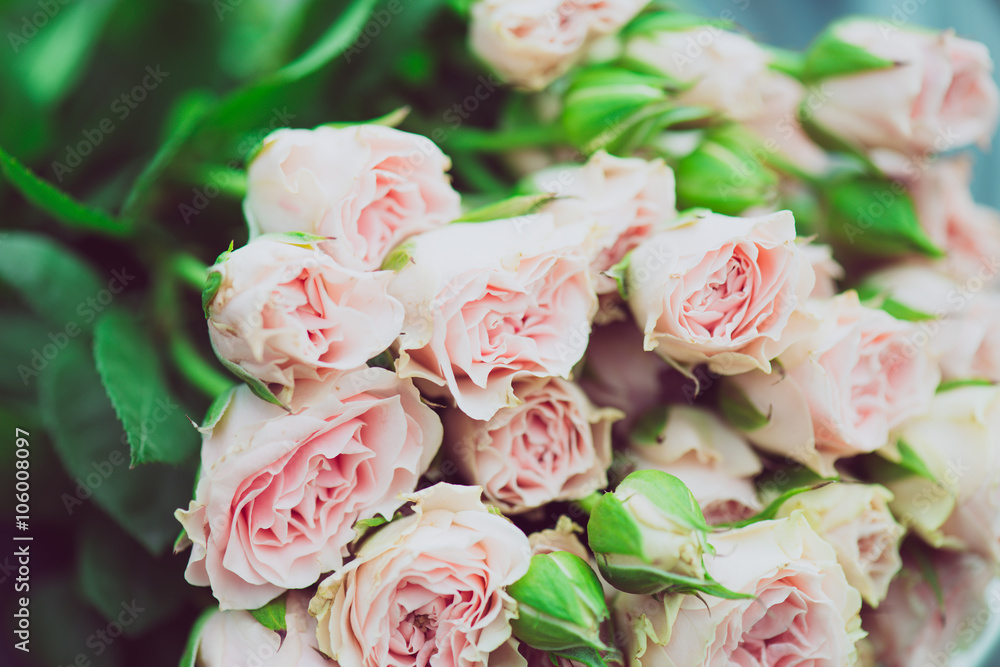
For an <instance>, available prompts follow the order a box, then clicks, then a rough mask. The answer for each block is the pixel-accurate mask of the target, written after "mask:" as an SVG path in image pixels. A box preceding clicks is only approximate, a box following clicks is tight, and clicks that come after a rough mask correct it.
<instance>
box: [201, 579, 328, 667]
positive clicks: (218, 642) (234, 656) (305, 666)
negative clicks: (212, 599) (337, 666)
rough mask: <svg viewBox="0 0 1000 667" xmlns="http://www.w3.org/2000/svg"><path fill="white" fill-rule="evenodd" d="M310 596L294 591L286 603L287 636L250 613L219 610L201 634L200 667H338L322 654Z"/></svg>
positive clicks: (202, 629) (206, 623)
mask: <svg viewBox="0 0 1000 667" xmlns="http://www.w3.org/2000/svg"><path fill="white" fill-rule="evenodd" d="M308 606H309V596H308V595H306V594H305V593H302V592H298V591H293V592H291V593H289V594H288V597H287V598H286V600H285V625H286V630H285V634H284V635H283V636H282V635H279V634H278V633H277V632H275V631H273V630H268V629H267V628H265V627H264V626H263V625H261V623H260V621H258V620H257V619H256V618H254V617H253V616H252V615H251V614H250V612H248V611H236V610H230V611H219V612H216V613H214V614H212V616H210V617H209V618H208V620H207V621H205V625H204V626H202V628H201V632H200V633H199V634H198V639H197V642H198V648H197V651H198V653H197V660H196V661H195V664H196V665H197V666H198V667H250V666H251V665H252V666H254V667H334V663H333V662H331V661H330V660H328V659H327V658H326V656H324V655H323V654H322V653H320V652H319V647H318V645H317V642H316V619H315V618H313V617H312V616H310V615H309V610H308Z"/></svg>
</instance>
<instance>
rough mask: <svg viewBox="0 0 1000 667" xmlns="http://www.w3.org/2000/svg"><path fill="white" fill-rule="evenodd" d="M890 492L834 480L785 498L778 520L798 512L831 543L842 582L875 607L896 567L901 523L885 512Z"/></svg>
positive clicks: (887, 510)
mask: <svg viewBox="0 0 1000 667" xmlns="http://www.w3.org/2000/svg"><path fill="white" fill-rule="evenodd" d="M890 500H892V493H891V492H889V491H888V490H887V489H886V488H885V487H884V486H879V485H878V484H859V483H853V482H837V483H834V484H828V485H827V486H824V487H821V488H819V489H814V490H812V491H806V492H805V493H800V494H798V495H796V496H793V497H792V498H789V499H788V500H787V501H785V503H784V504H782V506H781V508H780V509H779V510H778V514H777V516H778V518H781V517H785V516H790V515H791V514H792V512H795V511H799V510H801V511H802V513H803V515H804V516H805V518H806V520H807V521H809V525H811V526H812V527H813V529H814V530H815V531H816V532H817V534H819V536H820V537H822V538H823V539H824V540H826V541H827V542H829V543H830V545H831V546H832V547H833V550H834V551H835V552H836V553H837V562H838V563H840V565H841V567H843V568H844V574H845V575H846V576H847V582H848V583H849V584H851V586H854V588H856V589H858V592H859V593H861V597H862V598H863V599H864V601H865V602H867V603H868V604H869V605H870V606H872V607H878V605H879V602H881V601H882V600H883V599H884V598H885V595H886V592H887V591H888V590H889V581H890V580H891V579H892V577H893V576H894V575H895V574H896V572H897V571H899V568H900V567H901V566H902V560H901V559H900V557H899V543H900V542H901V541H902V540H903V533H904V532H905V531H904V530H903V527H902V526H901V525H899V523H898V522H897V521H896V519H895V518H893V516H892V513H891V512H890V511H889V501H890Z"/></svg>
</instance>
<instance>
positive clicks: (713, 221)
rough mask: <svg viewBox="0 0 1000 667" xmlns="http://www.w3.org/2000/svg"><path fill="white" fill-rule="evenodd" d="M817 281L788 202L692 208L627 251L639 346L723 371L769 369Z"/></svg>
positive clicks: (687, 365) (674, 361)
mask: <svg viewBox="0 0 1000 667" xmlns="http://www.w3.org/2000/svg"><path fill="white" fill-rule="evenodd" d="M813 282H814V276H813V270H812V266H811V265H810V264H809V260H808V258H807V257H806V256H805V254H804V253H803V252H802V249H801V248H800V247H799V246H798V245H796V243H795V220H794V219H793V218H792V214H791V213H790V212H789V211H779V212H777V213H773V214H770V215H765V216H762V217H757V218H732V217H729V216H724V215H717V214H701V215H698V216H696V217H693V218H688V219H686V220H685V221H683V222H681V223H680V224H678V225H677V226H675V227H673V228H671V229H668V230H666V231H661V232H659V233H657V234H656V235H655V236H653V237H652V238H650V239H648V240H646V241H644V242H643V243H642V244H641V245H639V247H638V248H636V249H635V250H634V251H632V253H631V254H630V255H629V256H628V268H627V276H626V287H627V289H628V303H629V307H630V308H631V310H632V314H633V315H634V316H635V320H636V322H637V323H638V325H639V327H640V328H641V329H642V330H643V333H644V334H645V336H646V338H645V344H644V345H645V349H647V350H656V352H657V353H658V354H660V355H661V356H662V357H664V358H665V359H666V360H667V361H669V362H671V363H672V364H673V365H675V366H678V367H682V368H690V367H692V366H695V365H697V364H701V363H707V364H708V366H709V368H710V369H711V370H712V371H713V372H715V373H719V374H722V375H734V374H737V373H744V372H746V371H749V370H751V369H754V368H759V369H762V370H764V371H767V372H770V370H771V363H770V362H771V360H772V359H774V358H775V357H777V356H778V355H779V354H780V353H781V352H783V351H784V350H785V348H786V347H788V345H789V344H790V343H791V342H792V341H793V340H794V339H795V336H796V335H797V331H798V329H799V328H800V327H801V326H802V322H800V318H799V315H798V313H797V309H798V307H799V306H800V305H801V304H802V303H803V302H804V301H805V299H806V298H807V297H808V296H809V293H810V292H811V291H812V288H813Z"/></svg>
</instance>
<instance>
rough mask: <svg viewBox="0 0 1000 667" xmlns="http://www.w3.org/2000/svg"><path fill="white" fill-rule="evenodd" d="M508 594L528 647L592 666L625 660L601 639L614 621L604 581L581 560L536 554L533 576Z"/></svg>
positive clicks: (530, 569)
mask: <svg viewBox="0 0 1000 667" xmlns="http://www.w3.org/2000/svg"><path fill="white" fill-rule="evenodd" d="M507 593H509V594H510V596H511V597H513V598H514V599H515V600H516V601H517V614H518V615H517V618H516V619H513V620H511V628H512V629H513V633H514V636H515V637H516V638H517V639H518V640H520V641H522V642H524V643H525V644H527V645H528V646H532V647H534V648H537V649H540V650H543V651H549V652H550V653H551V654H553V655H555V656H561V657H566V658H569V659H575V660H584V659H585V660H587V661H588V662H587V664H598V665H603V664H605V663H604V660H605V659H615V658H617V657H619V656H618V652H617V649H615V648H614V646H611V645H609V644H607V643H605V642H604V640H602V639H601V630H602V627H603V625H604V624H605V622H606V621H608V620H609V618H610V612H609V611H608V606H607V603H606V602H605V601H604V590H603V589H602V588H601V582H600V581H599V580H598V578H597V575H596V574H594V571H593V570H592V569H591V568H590V565H588V564H587V562H586V561H585V560H583V559H582V558H580V557H579V556H576V555H573V554H571V553H569V552H568V551H556V552H553V553H548V554H540V555H537V556H532V557H531V564H530V565H529V567H528V572H527V574H525V575H524V576H523V577H521V578H520V579H518V580H517V581H516V582H514V583H513V584H512V585H510V586H508V587H507Z"/></svg>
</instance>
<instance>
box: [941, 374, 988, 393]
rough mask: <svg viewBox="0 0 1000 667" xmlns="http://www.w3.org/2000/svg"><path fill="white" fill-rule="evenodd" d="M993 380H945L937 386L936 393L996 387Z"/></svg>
mask: <svg viewBox="0 0 1000 667" xmlns="http://www.w3.org/2000/svg"><path fill="white" fill-rule="evenodd" d="M995 384H996V383H995V382H993V380H987V379H985V378H965V379H962V380H945V381H944V382H942V383H941V384H939V385H938V386H937V390H936V391H935V393H938V394H940V393H941V392H945V391H951V390H952V389H960V388H962V387H993V386H995Z"/></svg>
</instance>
